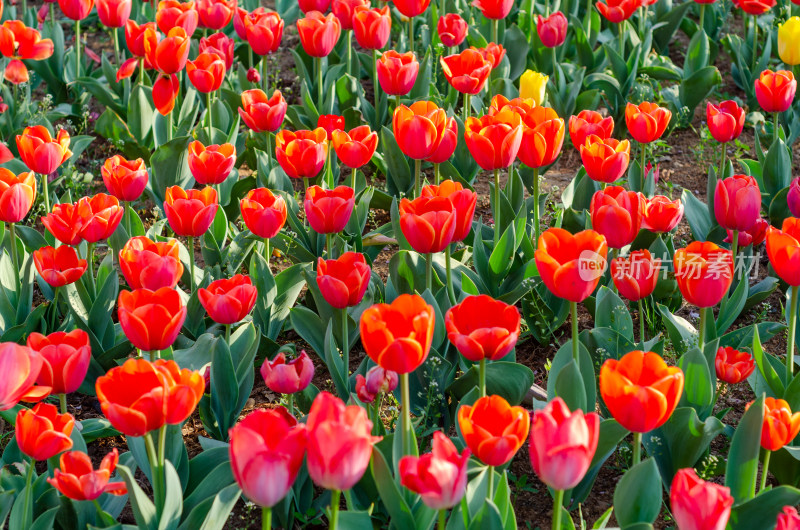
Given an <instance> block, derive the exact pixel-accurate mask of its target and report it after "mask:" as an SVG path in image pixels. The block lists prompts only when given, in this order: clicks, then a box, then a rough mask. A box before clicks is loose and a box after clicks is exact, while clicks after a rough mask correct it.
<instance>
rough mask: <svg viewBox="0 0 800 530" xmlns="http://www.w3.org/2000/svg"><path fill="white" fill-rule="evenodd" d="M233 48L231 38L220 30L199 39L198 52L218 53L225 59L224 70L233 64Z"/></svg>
mask: <svg viewBox="0 0 800 530" xmlns="http://www.w3.org/2000/svg"><path fill="white" fill-rule="evenodd" d="M233 48H234V42H233V39H232V38H230V37H228V36H227V35H225V34H224V33H222V32H221V31H220V32H217V33H214V34H213V35H209V36H208V37H203V38H202V39H200V46H199V49H200V53H215V54H217V55H219V56H220V57H221V58H222V59H223V60H224V61H225V69H226V70H230V69H231V66H233Z"/></svg>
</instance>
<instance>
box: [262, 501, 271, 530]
mask: <svg viewBox="0 0 800 530" xmlns="http://www.w3.org/2000/svg"><path fill="white" fill-rule="evenodd" d="M271 528H272V508H269V507H267V506H264V507H263V508H261V530H270V529H271Z"/></svg>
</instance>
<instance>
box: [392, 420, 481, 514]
mask: <svg viewBox="0 0 800 530" xmlns="http://www.w3.org/2000/svg"><path fill="white" fill-rule="evenodd" d="M469 455H470V450H469V448H465V449H464V451H463V452H462V453H461V454H460V455H459V454H458V451H457V450H456V446H455V445H453V442H452V441H451V440H450V438H448V437H447V436H445V434H444V433H443V432H441V431H436V432H435V433H433V451H432V452H430V453H427V454H424V455H422V456H404V457H403V458H401V459H400V468H399V469H400V483H401V484H403V486H405V487H406V488H408V489H410V490H411V491H413V492H414V493H418V494H419V495H420V496H421V497H422V502H424V503H425V506H427V507H428V508H432V509H434V510H446V509H448V508H452V507H453V506H455V505H456V504H458V503H459V502H461V498H462V497H463V496H464V492H465V491H466V489H467V465H468V464H469Z"/></svg>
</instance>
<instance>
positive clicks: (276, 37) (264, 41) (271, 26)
mask: <svg viewBox="0 0 800 530" xmlns="http://www.w3.org/2000/svg"><path fill="white" fill-rule="evenodd" d="M244 30H245V36H246V40H247V43H248V44H249V45H250V47H251V48H252V49H253V53H255V54H256V55H261V56H264V55H269V54H271V53H275V52H276V51H278V47H280V45H281V40H282V39H283V19H282V18H281V17H280V15H278V13H275V12H270V13H264V14H262V15H259V16H257V17H252V16H249V17H246V18H245V19H244Z"/></svg>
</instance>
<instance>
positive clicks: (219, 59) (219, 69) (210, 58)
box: [186, 52, 226, 94]
mask: <svg viewBox="0 0 800 530" xmlns="http://www.w3.org/2000/svg"><path fill="white" fill-rule="evenodd" d="M225 72H226V65H225V57H224V56H221V55H219V54H217V53H215V52H201V53H200V55H198V56H197V59H195V60H194V61H188V62H187V63H186V75H187V76H188V77H189V81H191V82H192V85H194V87H195V88H196V89H197V90H198V91H199V92H202V93H203V94H207V93H209V92H216V91H217V90H219V88H220V87H221V86H222V81H223V80H225Z"/></svg>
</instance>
